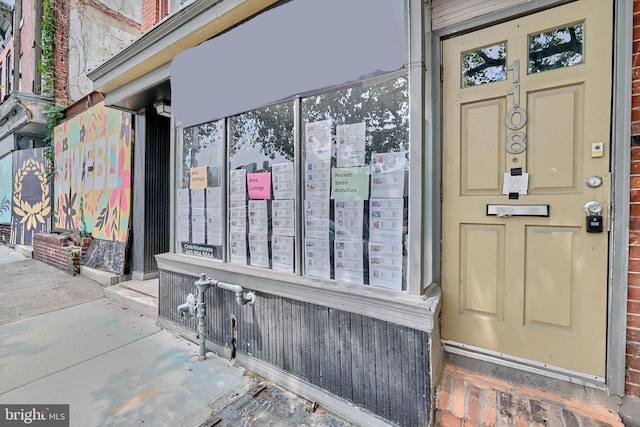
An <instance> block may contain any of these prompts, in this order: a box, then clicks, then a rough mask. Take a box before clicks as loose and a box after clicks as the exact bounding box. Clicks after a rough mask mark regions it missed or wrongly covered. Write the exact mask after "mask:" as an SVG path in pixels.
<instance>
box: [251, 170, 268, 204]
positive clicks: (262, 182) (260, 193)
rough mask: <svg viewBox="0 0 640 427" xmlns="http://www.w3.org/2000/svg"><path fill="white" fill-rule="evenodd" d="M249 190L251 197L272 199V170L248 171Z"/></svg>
mask: <svg viewBox="0 0 640 427" xmlns="http://www.w3.org/2000/svg"><path fill="white" fill-rule="evenodd" d="M247 190H249V198H250V199H258V200H270V199H271V172H260V173H248V174H247Z"/></svg>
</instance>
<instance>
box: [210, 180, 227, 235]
mask: <svg viewBox="0 0 640 427" xmlns="http://www.w3.org/2000/svg"><path fill="white" fill-rule="evenodd" d="M206 194H207V244H209V245H214V246H220V245H222V231H223V228H224V215H223V214H222V188H221V187H210V188H207V189H206Z"/></svg>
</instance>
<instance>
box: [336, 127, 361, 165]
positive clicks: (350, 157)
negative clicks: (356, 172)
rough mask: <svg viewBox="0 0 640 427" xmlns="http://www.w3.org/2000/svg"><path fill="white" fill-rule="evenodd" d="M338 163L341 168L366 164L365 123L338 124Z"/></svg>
mask: <svg viewBox="0 0 640 427" xmlns="http://www.w3.org/2000/svg"><path fill="white" fill-rule="evenodd" d="M336 137H337V139H338V145H337V147H336V165H337V166H338V167H339V168H344V167H349V166H362V165H364V157H365V152H366V148H365V147H366V144H365V142H366V141H365V139H366V128H365V123H364V122H360V123H354V124H349V125H340V126H336Z"/></svg>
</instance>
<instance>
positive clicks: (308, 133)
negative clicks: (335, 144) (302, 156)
mask: <svg viewBox="0 0 640 427" xmlns="http://www.w3.org/2000/svg"><path fill="white" fill-rule="evenodd" d="M305 151H306V160H307V162H316V161H319V160H330V159H331V120H321V121H318V122H312V123H307V124H306V125H305Z"/></svg>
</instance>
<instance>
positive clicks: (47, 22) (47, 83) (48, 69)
mask: <svg viewBox="0 0 640 427" xmlns="http://www.w3.org/2000/svg"><path fill="white" fill-rule="evenodd" d="M55 35H56V26H55V17H54V15H53V8H52V7H51V0H43V1H42V40H41V43H40V44H41V47H42V57H41V58H40V60H39V61H38V68H39V70H40V73H42V93H43V94H45V95H49V96H51V95H53V69H54V66H55V54H54V46H55Z"/></svg>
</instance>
